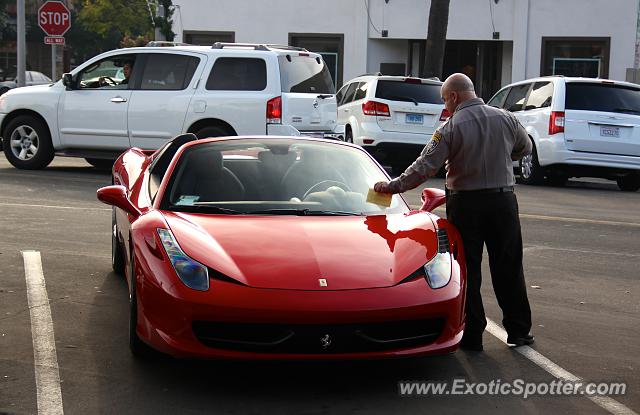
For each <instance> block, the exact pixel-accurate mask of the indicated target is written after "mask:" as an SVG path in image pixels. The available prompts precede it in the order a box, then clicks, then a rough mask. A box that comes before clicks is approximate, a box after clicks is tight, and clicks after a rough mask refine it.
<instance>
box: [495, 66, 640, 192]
mask: <svg viewBox="0 0 640 415" xmlns="http://www.w3.org/2000/svg"><path fill="white" fill-rule="evenodd" d="M488 104H489V105H492V106H494V107H498V108H504V109H506V110H508V111H511V112H513V114H514V115H515V116H516V117H518V119H519V120H520V122H521V123H522V125H523V126H524V127H525V128H526V130H527V132H528V133H529V136H530V137H531V140H532V141H533V145H534V146H533V147H534V148H533V152H532V154H531V155H530V156H527V157H525V158H524V159H522V160H521V161H520V162H519V164H518V166H517V168H518V173H519V174H520V180H521V181H522V182H523V183H526V184H537V183H541V182H542V181H543V179H545V177H546V178H547V180H548V181H550V182H553V183H556V184H563V183H564V182H565V181H566V180H567V179H568V178H569V177H582V176H585V177H601V178H606V179H611V180H616V181H617V183H618V187H619V188H620V189H622V190H627V191H636V190H638V189H639V188H640V86H638V85H635V84H631V83H628V82H619V81H610V80H604V79H592V78H569V77H563V76H552V77H543V78H536V79H528V80H526V81H521V82H517V83H514V84H511V85H508V86H506V87H504V88H502V89H501V90H500V91H498V92H497V93H496V94H495V95H494V96H493V97H492V98H491V99H490V100H489V102H488Z"/></svg>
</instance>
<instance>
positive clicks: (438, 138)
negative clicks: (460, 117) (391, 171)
mask: <svg viewBox="0 0 640 415" xmlns="http://www.w3.org/2000/svg"><path fill="white" fill-rule="evenodd" d="M450 125H451V124H450V123H449V122H448V121H447V122H445V123H443V124H442V125H440V127H438V129H436V131H435V132H434V133H433V135H432V136H431V140H429V142H428V143H427V145H426V146H425V147H424V149H422V153H420V156H419V157H418V158H417V159H416V161H414V162H413V164H411V165H410V166H409V167H407V169H406V170H405V171H404V173H402V174H401V175H400V177H398V178H396V179H394V180H392V181H390V182H389V189H390V190H391V191H392V192H393V193H403V192H406V191H407V190H411V189H414V188H416V187H418V186H419V185H420V184H422V183H424V182H425V181H426V180H427V179H428V178H429V177H431V176H433V175H435V174H436V173H437V172H438V170H440V167H442V165H443V164H444V162H445V160H446V159H447V157H448V156H449V146H450V137H451V127H450Z"/></svg>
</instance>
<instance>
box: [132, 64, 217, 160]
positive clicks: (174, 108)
mask: <svg viewBox="0 0 640 415" xmlns="http://www.w3.org/2000/svg"><path fill="white" fill-rule="evenodd" d="M139 61H140V62H139V63H138V64H141V65H142V69H141V71H140V77H139V78H138V81H137V82H136V84H135V85H134V90H133V92H132V94H131V101H130V103H129V111H128V116H127V117H128V125H129V134H130V141H131V145H132V146H134V147H140V148H142V149H149V150H151V149H157V148H160V147H161V146H162V145H163V144H164V143H165V142H166V141H167V140H170V139H171V138H173V137H175V136H176V135H178V134H180V133H182V130H183V127H184V120H185V117H186V114H187V110H188V109H189V103H190V101H191V98H192V97H193V94H194V91H195V85H196V82H197V80H198V79H200V74H201V73H202V70H203V68H204V66H205V64H206V61H207V58H206V56H205V55H203V54H198V53H189V52H180V53H177V52H170V53H169V52H165V53H161V52H158V53H145V54H141V55H140V57H139Z"/></svg>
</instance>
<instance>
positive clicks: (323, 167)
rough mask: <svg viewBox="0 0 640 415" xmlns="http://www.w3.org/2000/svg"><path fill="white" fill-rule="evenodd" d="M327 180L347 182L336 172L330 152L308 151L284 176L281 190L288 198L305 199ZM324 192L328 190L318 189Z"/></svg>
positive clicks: (304, 152) (305, 151) (303, 153)
mask: <svg viewBox="0 0 640 415" xmlns="http://www.w3.org/2000/svg"><path fill="white" fill-rule="evenodd" d="M325 180H333V181H338V182H342V183H345V182H346V180H345V178H344V176H343V175H342V174H340V173H339V172H338V171H337V170H336V168H335V162H334V160H332V158H331V154H330V152H328V151H322V150H318V149H306V150H304V151H303V152H302V154H301V157H300V161H298V162H296V163H294V164H292V165H291V167H289V169H288V170H287V172H286V173H285V174H284V176H283V177H282V180H281V181H280V188H281V189H282V193H283V194H284V195H286V196H287V197H288V198H294V197H297V198H299V199H303V197H304V194H305V193H306V192H307V191H308V190H309V189H310V188H312V187H313V186H314V185H316V184H318V183H320V182H322V181H325ZM322 190H326V188H318V191H322Z"/></svg>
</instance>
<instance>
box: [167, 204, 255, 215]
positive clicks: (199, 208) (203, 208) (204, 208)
mask: <svg viewBox="0 0 640 415" xmlns="http://www.w3.org/2000/svg"><path fill="white" fill-rule="evenodd" d="M172 210H174V211H177V212H198V213H200V212H203V213H224V214H226V215H243V214H244V212H240V211H238V210H233V209H227V208H223V207H220V206H211V205H206V204H201V205H173V209H172Z"/></svg>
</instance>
